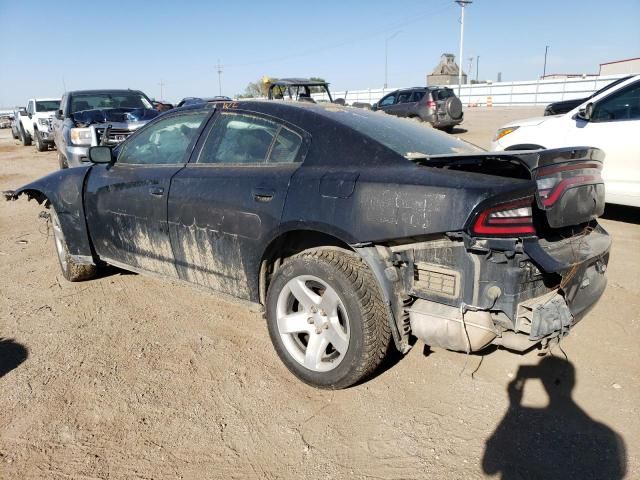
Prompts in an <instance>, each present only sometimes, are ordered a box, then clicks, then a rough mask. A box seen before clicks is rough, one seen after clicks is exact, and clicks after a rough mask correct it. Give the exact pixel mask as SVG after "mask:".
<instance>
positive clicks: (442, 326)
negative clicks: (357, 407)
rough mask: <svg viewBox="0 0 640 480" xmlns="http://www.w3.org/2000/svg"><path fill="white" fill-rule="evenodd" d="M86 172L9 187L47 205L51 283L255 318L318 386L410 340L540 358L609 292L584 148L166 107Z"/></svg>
mask: <svg viewBox="0 0 640 480" xmlns="http://www.w3.org/2000/svg"><path fill="white" fill-rule="evenodd" d="M90 158H91V160H92V162H93V163H92V164H91V165H88V166H82V167H79V168H74V169H70V170H63V171H57V172H55V173H53V174H51V175H49V176H47V177H44V178H42V179H40V180H37V181H36V182H33V183H31V184H29V185H26V186H24V187H22V188H20V189H18V190H16V191H11V192H5V195H6V197H7V198H8V199H16V198H18V197H19V196H20V195H22V194H26V195H27V196H28V197H29V198H35V199H36V200H37V201H39V202H41V203H44V204H45V205H47V206H48V207H50V209H51V213H50V216H51V220H52V225H53V230H54V233H55V247H56V251H57V255H58V258H59V261H60V265H61V267H62V271H63V273H64V276H65V277H66V278H67V279H68V280H70V281H79V280H88V279H90V278H91V277H93V276H94V275H95V274H96V271H97V269H99V268H100V267H101V266H102V265H105V264H110V265H115V266H118V267H121V268H123V269H126V270H131V271H134V272H140V273H148V274H153V275H161V276H164V277H168V278H172V279H181V280H185V281H187V282H191V283H196V284H199V285H202V286H205V287H208V288H210V289H212V290H215V291H217V292H222V293H225V294H228V295H230V296H233V297H237V298H240V299H243V300H246V301H249V302H254V303H258V304H261V305H263V306H264V309H265V312H266V318H267V322H268V328H269V333H270V336H271V340H272V341H273V345H274V347H275V349H276V352H277V353H278V355H279V356H280V358H281V359H282V361H283V362H284V363H285V365H286V366H287V367H288V368H289V370H291V372H293V374H295V375H296V376H297V377H298V378H300V379H301V380H303V381H304V382H307V383H309V384H311V385H314V386H317V387H323V388H344V387H348V386H350V385H352V384H354V383H356V382H358V381H360V380H362V379H364V378H366V377H367V376H368V375H370V374H371V373H372V372H373V371H374V370H375V369H376V368H377V367H378V365H379V364H380V362H381V361H382V359H383V358H384V356H385V354H386V352H387V350H388V347H389V345H390V344H391V343H393V344H394V345H395V347H396V348H397V349H398V350H400V351H401V352H406V351H408V349H409V348H410V345H411V344H412V343H413V342H412V341H411V339H412V337H418V338H420V339H421V340H423V341H424V342H425V343H426V344H428V345H431V346H436V347H442V348H447V349H451V350H457V351H461V352H473V351H478V350H482V349H483V348H485V347H487V346H489V345H491V344H494V345H501V346H503V347H505V348H508V349H511V350H515V351H525V350H528V349H531V348H533V347H535V346H539V347H544V346H546V345H548V344H549V343H550V342H557V341H559V340H560V339H561V338H562V337H563V336H565V335H566V334H567V333H568V332H569V330H570V329H571V328H572V327H573V326H574V325H575V324H576V322H578V321H579V320H580V319H581V318H582V317H583V316H584V315H585V314H586V312H587V311H588V310H589V308H590V307H591V306H593V305H594V304H595V302H596V301H597V300H598V298H599V297H600V296H601V294H602V293H603V291H604V289H605V285H606V279H605V275H604V272H605V270H606V267H607V262H608V257H609V249H610V245H611V242H610V238H609V236H608V234H607V233H606V232H605V231H604V230H603V229H602V227H600V226H599V225H598V223H597V221H596V218H597V217H598V216H599V215H600V214H602V212H603V209H604V185H603V182H602V178H601V175H600V172H601V169H602V161H603V154H602V153H601V152H600V151H599V150H597V149H592V148H588V147H576V148H567V149H559V150H540V151H535V152H501V153H486V152H484V151H482V150H479V149H477V148H475V147H473V146H471V145H469V144H467V143H465V142H462V141H460V140H457V139H455V138H453V137H450V136H448V135H446V134H443V133H440V132H437V131H435V130H433V129H429V128H425V127H424V126H421V125H418V124H416V123H414V122H411V121H409V120H404V119H399V118H395V117H391V116H387V115H384V114H379V113H374V112H367V111H363V110H360V109H354V108H349V107H339V106H336V105H333V104H329V105H321V104H318V105H315V104H309V103H294V102H266V101H265V102H260V101H246V102H226V103H217V104H211V105H206V106H205V105H200V106H194V107H189V108H183V109H177V110H173V111H171V112H169V113H167V114H164V115H162V116H160V117H158V118H156V119H155V120H153V121H152V122H150V123H149V124H148V125H146V126H144V127H143V128H141V129H140V130H139V131H137V132H136V133H135V134H133V135H132V136H131V137H130V138H128V139H127V140H126V141H125V142H124V143H122V144H121V145H120V146H118V147H117V148H115V149H113V150H112V149H111V148H110V147H93V148H92V149H91V151H90Z"/></svg>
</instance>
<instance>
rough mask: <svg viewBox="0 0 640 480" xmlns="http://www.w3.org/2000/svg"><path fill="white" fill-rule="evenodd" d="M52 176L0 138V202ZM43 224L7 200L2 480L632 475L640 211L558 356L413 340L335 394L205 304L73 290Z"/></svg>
mask: <svg viewBox="0 0 640 480" xmlns="http://www.w3.org/2000/svg"><path fill="white" fill-rule="evenodd" d="M539 113H540V109H534V110H531V109H494V110H488V109H484V110H480V109H477V110H473V109H468V110H467V111H466V121H465V123H464V124H463V127H464V128H463V129H462V128H461V129H458V130H457V131H456V135H459V136H461V137H462V138H467V139H469V140H470V141H472V142H474V143H477V144H480V145H485V146H486V145H487V144H488V142H489V140H490V137H491V135H492V134H493V133H494V132H495V129H496V127H497V126H499V125H500V124H502V123H504V122H505V121H507V120H509V119H515V118H521V117H526V116H530V115H532V114H539ZM463 130H466V132H464V131H463ZM56 168H57V162H56V153H55V152H53V151H50V152H47V153H37V152H36V151H35V149H34V147H22V146H21V145H19V144H18V143H17V142H16V141H14V140H12V139H11V137H10V133H9V131H8V130H1V131H0V190H6V189H10V188H15V187H17V186H20V185H22V184H23V183H26V182H27V181H30V180H32V179H35V178H38V177H40V176H42V175H44V174H46V173H48V172H51V171H53V170H54V169H56ZM41 210H42V208H41V207H40V206H38V205H37V204H36V203H35V202H27V201H26V199H21V200H19V201H17V202H12V203H7V202H4V201H0V293H1V296H0V338H2V339H1V340H0V478H12V479H13V478H15V479H29V478H47V479H69V478H73V479H76V478H80V479H106V478H111V479H117V478H134V479H165V478H166V479H173V478H194V479H196V478H197V479H201V478H255V479H265V478H266V479H274V478H296V479H298V478H310V479H317V478H336V479H343V478H355V479H361V478H362V479H396V478H464V479H474V478H484V477H487V476H491V475H497V476H498V477H500V475H501V477H500V478H504V479H512V478H533V475H534V473H533V472H537V475H538V477H537V478H547V479H549V478H608V479H614V478H621V477H623V476H626V478H640V458H639V455H640V412H639V408H640V381H639V380H640V378H639V373H640V349H639V348H638V338H639V336H640V313H638V312H640V273H638V271H639V269H640V268H639V267H640V248H638V245H639V242H640V225H639V224H640V213H639V212H638V211H637V210H625V209H615V210H608V212H607V216H608V217H609V218H608V219H605V220H603V221H602V223H603V225H604V226H605V228H607V229H608V230H609V232H610V233H611V235H612V236H613V239H614V246H613V250H612V253H611V262H610V264H609V269H608V271H607V274H608V278H609V285H608V287H607V290H606V292H605V295H604V297H603V298H602V299H601V301H600V302H599V303H598V304H597V305H596V307H595V308H594V309H593V311H592V312H591V313H590V314H589V315H588V316H587V317H586V318H585V319H584V320H583V321H582V322H581V323H580V324H579V325H578V326H577V327H576V328H575V329H574V330H573V332H572V334H571V335H570V336H569V337H568V338H566V339H565V340H564V341H563V342H562V344H561V347H562V349H563V350H564V352H566V355H567V358H568V361H567V360H564V359H565V357H564V355H563V353H562V352H561V350H560V349H559V348H556V349H554V350H553V352H552V353H553V355H555V357H556V358H554V359H550V358H549V357H541V356H539V355H538V353H537V352H535V351H534V352H530V353H528V354H526V355H516V354H513V353H509V352H507V351H504V350H495V351H492V352H490V353H488V354H485V355H472V356H469V357H467V356H465V355H463V354H458V353H452V352H447V351H442V350H434V351H432V352H431V353H428V352H427V353H428V355H425V351H424V349H423V345H422V344H421V343H420V342H418V343H417V344H416V345H415V346H414V348H413V350H411V351H410V352H409V354H407V355H406V356H405V357H404V358H398V357H394V358H392V359H390V360H389V361H388V362H387V363H386V364H385V366H384V367H385V368H383V369H382V370H381V372H379V374H378V375H377V376H375V377H374V378H373V379H371V380H369V381H367V382H366V383H363V384H361V385H359V386H356V387H353V388H350V389H348V390H344V391H336V392H329V391H320V390H316V389H313V388H311V387H308V386H306V385H304V384H302V383H300V382H299V381H297V380H296V379H295V378H294V377H293V376H292V375H291V374H289V372H288V371H287V370H286V369H285V367H284V366H283V365H282V364H281V363H280V361H279V360H278V358H277V357H276V354H275V352H274V350H273V349H272V347H271V344H270V341H269V337H268V334H267V329H266V325H265V322H264V320H263V318H262V316H261V314H260V313H259V312H256V311H251V310H249V309H247V308H246V307H244V306H242V305H238V304H235V303H230V302H228V301H226V300H223V299H220V298H219V297H218V296H217V295H216V294H215V293H209V292H206V291H203V290H199V289H195V288H191V287H190V286H188V285H184V284H178V283H172V282H166V281H165V282H163V281H160V280H156V279H151V278H147V277H144V276H141V275H134V274H128V273H126V272H122V271H120V270H115V269H114V270H111V271H109V272H107V273H105V274H104V275H103V276H102V277H101V278H99V279H97V280H93V281H89V282H84V283H73V284H72V283H69V282H66V281H65V280H64V279H63V277H62V275H61V274H60V272H59V267H58V264H57V260H56V258H55V256H54V250H53V244H52V238H51V236H50V235H49V236H47V225H46V223H45V222H44V220H42V219H38V213H39V212H40V211H41ZM574 375H575V378H574ZM519 379H525V381H524V386H523V387H522V388H521V389H518V388H515V381H516V380H519Z"/></svg>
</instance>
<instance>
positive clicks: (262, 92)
mask: <svg viewBox="0 0 640 480" xmlns="http://www.w3.org/2000/svg"><path fill="white" fill-rule="evenodd" d="M276 80H278V79H277V78H273V77H268V76H266V75H265V76H264V77H262V78H259V79H258V80H256V81H255V82H249V84H248V85H247V86H246V88H245V89H244V93H242V94H240V95H238V98H256V97H266V96H267V94H268V93H269V85H270V84H271V82H275V81H276Z"/></svg>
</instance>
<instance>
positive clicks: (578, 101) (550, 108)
mask: <svg viewBox="0 0 640 480" xmlns="http://www.w3.org/2000/svg"><path fill="white" fill-rule="evenodd" d="M629 78H631V75H627V76H625V77H622V78H619V79H617V80H614V81H613V82H611V83H609V84H608V85H606V86H604V87H602V88H601V89H600V90H597V91H596V92H595V93H593V94H591V95H589V96H588V97H582V98H574V99H571V100H562V101H560V102H553V103H550V104H549V105H547V106H546V108H545V109H544V115H545V116H548V115H561V114H563V113H567V112H570V111H571V110H573V109H574V108H576V107H577V106H579V105H582V104H583V103H585V102H586V101H587V100H590V99H592V98H593V97H595V96H597V95H600V94H601V93H603V92H606V91H607V90H609V89H610V88H612V87H615V86H616V85H618V84H619V83H622V82H624V81H625V80H628V79H629Z"/></svg>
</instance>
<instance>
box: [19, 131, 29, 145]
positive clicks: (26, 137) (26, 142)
mask: <svg viewBox="0 0 640 480" xmlns="http://www.w3.org/2000/svg"><path fill="white" fill-rule="evenodd" d="M20 141H21V142H22V145H24V146H25V147H28V146H29V145H31V135H29V134H28V133H27V132H25V131H24V128H22V127H21V128H20Z"/></svg>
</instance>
